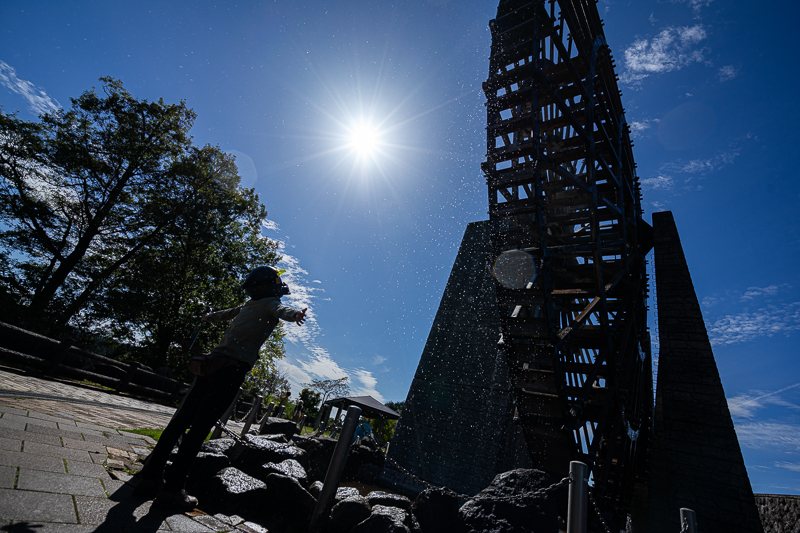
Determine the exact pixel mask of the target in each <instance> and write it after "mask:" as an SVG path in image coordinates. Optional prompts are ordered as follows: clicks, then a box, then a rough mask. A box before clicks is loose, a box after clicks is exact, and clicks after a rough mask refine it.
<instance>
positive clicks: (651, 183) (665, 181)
mask: <svg viewBox="0 0 800 533" xmlns="http://www.w3.org/2000/svg"><path fill="white" fill-rule="evenodd" d="M641 183H642V189H644V190H649V189H662V190H667V191H668V190H671V189H672V187H673V186H674V183H673V181H672V178H671V177H669V176H656V177H655V178H644V179H642V180H641Z"/></svg>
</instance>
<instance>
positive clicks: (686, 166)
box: [662, 147, 741, 176]
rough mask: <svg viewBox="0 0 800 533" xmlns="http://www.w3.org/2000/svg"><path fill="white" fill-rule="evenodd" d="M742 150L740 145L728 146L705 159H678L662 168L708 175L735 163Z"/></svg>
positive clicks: (669, 170) (670, 170) (668, 170)
mask: <svg viewBox="0 0 800 533" xmlns="http://www.w3.org/2000/svg"><path fill="white" fill-rule="evenodd" d="M740 152H741V150H740V149H739V148H738V147H733V148H728V149H727V150H722V151H720V152H717V153H716V154H714V155H713V156H711V157H708V158H705V159H691V160H689V161H680V160H679V161H676V162H674V163H669V164H667V165H664V167H663V168H662V170H663V171H666V172H679V173H683V174H699V175H701V176H702V175H706V174H710V173H712V172H716V171H718V170H720V169H722V168H723V167H726V166H728V165H731V164H733V161H734V160H735V159H736V158H737V157H739V154H740Z"/></svg>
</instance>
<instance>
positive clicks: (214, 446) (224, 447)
mask: <svg viewBox="0 0 800 533" xmlns="http://www.w3.org/2000/svg"><path fill="white" fill-rule="evenodd" d="M234 446H236V442H235V441H234V440H233V439H212V440H207V441H205V442H204V443H203V445H202V446H200V451H201V452H204V453H216V454H225V455H229V454H230V452H231V450H233V447H234Z"/></svg>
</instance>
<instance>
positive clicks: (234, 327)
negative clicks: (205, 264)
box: [206, 296, 297, 367]
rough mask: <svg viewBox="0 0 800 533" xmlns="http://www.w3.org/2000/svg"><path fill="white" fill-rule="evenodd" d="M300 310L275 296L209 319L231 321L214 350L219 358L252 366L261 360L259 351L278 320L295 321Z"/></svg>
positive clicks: (226, 311)
mask: <svg viewBox="0 0 800 533" xmlns="http://www.w3.org/2000/svg"><path fill="white" fill-rule="evenodd" d="M296 313H297V310H296V309H292V308H291V307H287V306H285V305H282V304H281V301H280V300H279V299H278V298H276V297H275V296H268V297H267V298H261V299H259V300H249V301H248V302H247V303H245V304H244V305H240V306H239V307H234V308H231V309H224V310H222V311H215V312H213V313H209V314H208V316H206V320H207V321H209V322H222V321H224V320H231V319H233V322H231V325H230V326H228V329H227V331H225V335H224V336H223V337H222V342H220V343H219V346H217V347H216V348H214V350H213V352H212V353H214V354H217V355H225V356H227V357H231V358H233V359H237V360H239V361H244V362H246V363H247V364H249V365H250V366H251V367H252V366H253V365H254V364H255V363H256V361H258V351H259V350H260V349H261V346H262V345H263V344H264V343H265V342H266V340H267V338H268V337H269V336H270V334H271V333H272V330H273V329H275V326H277V325H278V319H280V318H282V319H283V320H286V321H293V320H294V317H295V314H296Z"/></svg>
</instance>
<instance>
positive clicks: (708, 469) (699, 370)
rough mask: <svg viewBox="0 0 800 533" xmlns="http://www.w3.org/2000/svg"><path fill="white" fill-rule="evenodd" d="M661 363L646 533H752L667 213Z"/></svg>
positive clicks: (661, 220) (738, 465)
mask: <svg viewBox="0 0 800 533" xmlns="http://www.w3.org/2000/svg"><path fill="white" fill-rule="evenodd" d="M653 230H654V236H655V268H656V290H657V291H658V292H657V296H658V333H659V340H660V356H659V365H658V386H657V389H656V413H655V423H654V426H655V427H654V435H653V438H652V441H651V445H650V457H649V467H650V468H649V470H650V478H649V481H648V496H649V504H648V514H647V529H646V531H648V533H660V532H664V533H677V532H678V531H680V530H681V524H680V520H679V515H678V513H679V509H680V508H681V507H688V508H690V509H694V511H695V512H696V513H697V523H698V531H702V532H704V533H717V532H719V533H723V532H724V533H739V532H742V533H743V532H758V533H762V532H763V528H762V525H761V521H760V519H759V515H758V510H757V508H756V504H755V499H754V497H753V489H752V487H751V486H750V479H749V478H748V477H747V471H746V470H745V466H744V459H743V458H742V452H741V449H740V448H739V441H738V439H737V438H736V432H735V431H734V428H733V421H732V420H731V415H730V412H729V411H728V404H727V402H726V400H725V392H724V391H723V390H722V383H721V381H720V378H719V372H718V371H717V365H716V362H715V361H714V354H713V353H712V351H711V343H710V342H709V340H708V333H707V332H706V327H705V323H704V322H703V315H702V313H701V311H700V304H699V303H698V302H697V295H696V294H695V291H694V286H693V285H692V278H691V276H690V275H689V268H688V266H687V264H686V258H685V257H684V254H683V248H682V247H681V242H680V238H679V236H678V230H677V228H676V226H675V221H674V219H673V217H672V213H671V212H669V211H667V212H662V213H654V214H653Z"/></svg>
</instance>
